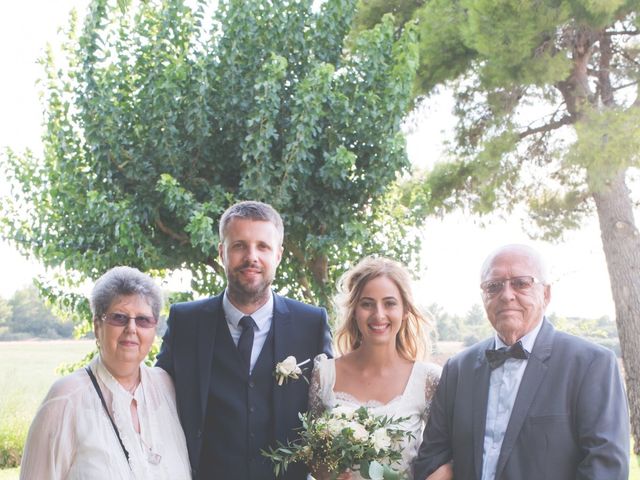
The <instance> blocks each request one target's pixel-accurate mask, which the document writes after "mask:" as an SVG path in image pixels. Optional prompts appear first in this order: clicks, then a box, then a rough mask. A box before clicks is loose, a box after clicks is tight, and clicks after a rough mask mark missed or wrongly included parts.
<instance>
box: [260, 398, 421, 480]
mask: <svg viewBox="0 0 640 480" xmlns="http://www.w3.org/2000/svg"><path fill="white" fill-rule="evenodd" d="M300 420H301V421H302V429H301V431H300V438H298V439H297V440H296V441H294V442H289V443H288V444H287V445H282V444H279V445H278V448H276V449H270V450H269V451H268V452H267V451H263V452H262V454H263V455H265V456H266V457H268V458H270V459H271V461H272V462H273V465H274V467H273V468H274V472H275V474H276V476H278V475H279V474H280V473H281V472H285V471H286V470H287V468H288V466H289V465H290V464H292V463H296V462H304V463H305V464H307V465H308V466H309V468H310V469H311V471H312V472H327V473H328V474H329V475H330V478H331V479H332V480H335V479H336V478H337V477H338V476H339V475H340V474H341V473H342V472H344V471H345V470H347V469H351V470H358V471H359V472H360V475H361V476H362V477H363V478H367V479H373V480H401V479H403V478H404V476H403V475H402V473H400V472H398V471H396V470H394V468H393V465H394V464H395V463H396V462H398V460H400V459H401V457H402V454H401V449H402V443H401V442H402V439H403V438H412V437H413V434H412V433H411V432H408V431H405V430H403V429H402V427H401V426H400V424H401V423H402V422H403V421H405V420H406V418H404V417H403V418H393V417H388V416H375V415H371V413H370V412H369V411H368V410H367V409H366V408H364V407H360V408H359V409H357V410H354V409H349V408H346V407H337V408H335V409H333V410H331V411H326V412H324V413H323V414H322V415H321V416H317V417H314V416H313V415H312V414H311V413H306V414H300Z"/></svg>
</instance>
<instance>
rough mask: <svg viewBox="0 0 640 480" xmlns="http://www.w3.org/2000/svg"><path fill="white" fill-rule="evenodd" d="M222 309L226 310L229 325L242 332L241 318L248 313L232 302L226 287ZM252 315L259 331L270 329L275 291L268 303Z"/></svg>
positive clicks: (225, 315) (225, 316) (225, 314)
mask: <svg viewBox="0 0 640 480" xmlns="http://www.w3.org/2000/svg"><path fill="white" fill-rule="evenodd" d="M222 310H223V311H224V318H225V319H226V320H227V323H228V324H229V327H230V328H233V330H234V331H236V332H240V331H241V330H242V328H241V327H240V325H239V323H240V319H241V318H242V317H244V316H245V315H247V314H246V313H243V312H241V311H240V310H238V309H237V308H236V306H235V305H233V303H231V300H229V297H228V295H227V290H226V289H225V291H224V296H223V297H222ZM250 315H251V318H253V321H254V322H256V326H257V327H258V331H263V330H265V329H267V330H268V329H269V328H270V327H271V318H272V317H273V293H272V294H271V295H269V299H268V300H267V303H265V304H264V305H262V306H261V307H260V308H258V309H257V310H256V311H255V312H253V313H251V314H250Z"/></svg>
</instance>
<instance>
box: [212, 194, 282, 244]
mask: <svg viewBox="0 0 640 480" xmlns="http://www.w3.org/2000/svg"><path fill="white" fill-rule="evenodd" d="M234 218H241V219H246V220H253V221H259V222H271V223H273V225H274V226H275V227H276V230H277V231H278V235H279V236H280V244H281V245H282V241H283V239H284V223H283V222H282V217H280V214H279V213H278V212H277V211H276V209H275V208H273V207H272V206H271V205H269V204H266V203H262V202H255V201H252V200H247V201H244V202H239V203H236V204H234V205H231V206H230V207H229V208H227V210H226V211H225V212H224V213H223V214H222V217H220V226H219V227H218V228H219V235H220V243H224V237H225V234H226V231H227V227H228V226H229V222H231V220H233V219H234Z"/></svg>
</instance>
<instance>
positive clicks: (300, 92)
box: [1, 0, 418, 302]
mask: <svg viewBox="0 0 640 480" xmlns="http://www.w3.org/2000/svg"><path fill="white" fill-rule="evenodd" d="M187 3H188V2H183V1H180V0H164V1H161V0H156V1H148V2H127V1H118V2H115V1H107V0H94V1H93V2H92V3H91V6H90V9H89V12H88V15H87V17H86V20H85V21H84V26H83V28H82V31H81V33H79V34H78V33H77V30H78V29H77V28H76V21H75V20H73V21H72V23H71V26H70V28H69V29H68V32H67V36H68V40H67V41H66V43H65V45H64V48H63V55H62V59H60V58H54V53H53V52H51V51H50V52H49V54H48V55H47V57H46V58H45V59H44V61H43V63H44V67H45V71H46V78H45V80H44V83H43V87H44V92H43V97H44V104H45V129H46V130H45V133H44V135H43V143H44V154H43V156H40V155H37V154H34V153H32V152H26V153H23V154H22V153H16V152H12V151H8V152H7V155H6V156H5V162H4V172H5V174H6V175H7V176H8V178H9V179H10V180H11V182H12V184H13V192H12V194H13V198H4V199H3V202H2V203H3V205H2V207H1V208H2V217H3V218H4V219H5V220H4V224H3V227H4V228H3V235H4V237H5V238H8V239H10V240H11V241H12V242H14V243H15V244H17V245H18V246H19V248H21V249H22V250H23V251H24V252H30V253H33V254H34V255H35V256H36V257H37V258H38V259H39V260H41V261H42V262H43V263H44V264H45V265H47V266H63V267H64V268H65V269H67V271H76V272H80V274H81V275H80V276H79V277H78V279H77V280H78V281H80V280H82V279H83V278H86V277H89V278H96V277H97V276H99V275H100V274H101V273H103V272H104V271H105V270H106V269H108V268H109V267H111V266H113V265H116V264H128V265H132V266H136V267H138V268H140V269H142V270H144V271H155V272H160V273H162V272H163V271H166V270H171V269H177V268H186V269H189V270H191V271H192V272H193V289H194V290H195V291H197V292H201V293H210V292H213V291H217V290H219V289H220V288H221V286H222V283H223V275H222V268H221V265H220V264H219V262H218V259H217V250H216V246H217V243H218V235H217V223H218V218H219V216H220V214H221V213H222V212H223V211H224V210H225V209H226V208H227V207H228V206H229V205H230V204H232V203H234V202H236V201H239V200H244V199H255V200H262V201H266V202H268V203H270V204H272V205H273V206H274V207H275V208H276V209H278V210H279V211H280V212H281V214H282V215H283V217H284V221H285V228H286V234H285V256H284V258H283V263H282V265H281V267H280V270H279V275H278V278H277V281H276V287H279V288H281V289H283V290H284V291H288V292H289V294H291V295H294V296H297V297H299V298H306V299H312V300H319V301H321V302H325V301H326V299H327V295H328V293H329V292H330V291H331V290H332V289H333V286H334V281H335V279H336V277H337V275H338V274H339V273H341V271H342V270H343V269H344V268H345V266H346V265H347V264H348V263H349V262H351V261H354V260H356V259H358V258H359V257H361V256H362V255H364V254H368V253H373V252H375V253H381V254H388V255H390V256H393V257H396V258H399V259H401V260H404V261H405V262H407V263H409V264H411V263H412V262H413V261H414V259H415V252H416V251H417V248H418V238H417V236H416V234H415V232H414V230H413V229H412V227H413V225H414V224H415V221H416V217H415V216H414V214H413V212H412V211H411V210H410V209H408V208H404V207H402V206H400V205H399V203H398V202H396V199H397V198H398V197H399V195H400V193H399V191H398V188H397V183H396V181H397V179H398V178H399V176H400V175H402V174H403V173H405V172H407V171H408V170H409V162H408V159H407V156H406V153H405V148H404V147H405V143H404V138H403V136H402V133H401V131H400V125H401V122H402V119H403V117H404V115H405V113H406V112H407V111H408V110H409V108H410V106H411V100H410V97H411V95H410V93H411V88H412V84H413V82H414V78H415V71H416V68H417V47H416V41H415V38H414V34H413V32H412V31H411V30H406V31H405V32H404V33H403V34H402V35H399V36H398V35H396V34H395V33H396V32H395V29H394V25H393V21H392V19H391V18H386V19H385V20H383V21H382V23H381V24H380V25H378V26H376V27H375V28H374V29H372V30H370V31H363V32H362V33H361V34H360V35H358V36H357V38H355V39H354V41H353V42H352V44H350V48H349V49H346V48H345V36H346V35H347V33H348V32H349V30H350V27H351V22H352V19H353V15H354V10H355V0H329V1H327V2H324V3H322V4H321V6H320V7H319V8H316V7H315V6H314V2H313V1H311V0H301V1H296V2H290V1H284V0H282V1H267V0H256V1H253V2H249V3H247V2H246V1H240V0H222V1H219V2H217V8H215V12H214V13H213V14H211V13H208V12H209V11H210V10H211V9H212V8H211V5H209V4H208V3H207V2H205V1H202V2H198V3H197V5H196V7H195V8H191V7H189V6H188V5H187Z"/></svg>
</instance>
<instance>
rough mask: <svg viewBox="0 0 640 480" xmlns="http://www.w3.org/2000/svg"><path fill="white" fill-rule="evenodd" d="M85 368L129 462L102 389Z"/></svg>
mask: <svg viewBox="0 0 640 480" xmlns="http://www.w3.org/2000/svg"><path fill="white" fill-rule="evenodd" d="M85 370H86V371H87V374H88V375H89V378H90V379H91V383H93V386H94V388H95V389H96V392H97V393H98V396H99V397H100V401H101V402H102V406H103V407H104V411H105V412H106V413H107V417H109V421H110V422H111V426H112V427H113V431H114V432H116V437H118V442H120V446H121V447H122V451H123V452H124V456H125V458H126V459H127V463H129V452H127V449H126V448H124V443H122V438H120V432H119V431H118V427H116V424H115V422H114V421H113V418H111V414H110V413H109V409H108V408H107V402H105V401H104V397H103V396H102V391H101V390H100V387H99V386H98V381H97V380H96V376H95V375H94V374H93V372H92V371H91V369H90V368H89V367H85ZM129 468H131V465H129Z"/></svg>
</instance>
